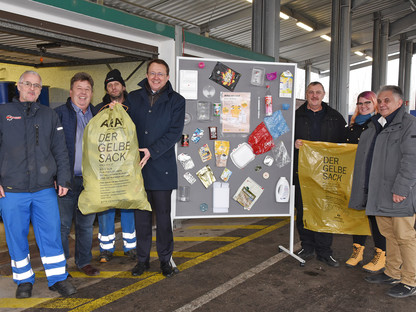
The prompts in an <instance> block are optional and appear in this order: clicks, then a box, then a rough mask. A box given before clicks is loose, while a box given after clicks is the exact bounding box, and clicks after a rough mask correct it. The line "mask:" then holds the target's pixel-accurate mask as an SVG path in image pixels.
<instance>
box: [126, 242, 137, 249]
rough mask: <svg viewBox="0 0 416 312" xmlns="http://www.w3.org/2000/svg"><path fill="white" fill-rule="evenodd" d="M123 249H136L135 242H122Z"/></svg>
mask: <svg viewBox="0 0 416 312" xmlns="http://www.w3.org/2000/svg"><path fill="white" fill-rule="evenodd" d="M124 247H126V248H127V249H132V248H136V242H134V243H128V242H126V241H124Z"/></svg>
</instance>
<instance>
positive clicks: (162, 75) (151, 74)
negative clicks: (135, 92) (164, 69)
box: [148, 72, 168, 78]
mask: <svg viewBox="0 0 416 312" xmlns="http://www.w3.org/2000/svg"><path fill="white" fill-rule="evenodd" d="M148 75H149V77H155V76H157V78H163V77H165V76H167V75H168V74H164V73H155V72H150V73H149V74H148Z"/></svg>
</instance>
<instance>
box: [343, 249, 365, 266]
mask: <svg viewBox="0 0 416 312" xmlns="http://www.w3.org/2000/svg"><path fill="white" fill-rule="evenodd" d="M364 248H365V247H364V246H361V245H360V244H353V245H352V254H351V257H350V258H349V259H348V260H347V262H345V264H346V265H347V266H348V267H355V266H356V265H357V264H359V263H361V262H362V261H363V255H364Z"/></svg>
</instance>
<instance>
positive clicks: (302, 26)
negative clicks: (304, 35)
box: [296, 22, 313, 31]
mask: <svg viewBox="0 0 416 312" xmlns="http://www.w3.org/2000/svg"><path fill="white" fill-rule="evenodd" d="M296 25H297V26H299V27H300V28H303V29H305V30H306V31H312V30H313V28H312V27H310V26H308V25H306V24H304V23H302V22H297V23H296Z"/></svg>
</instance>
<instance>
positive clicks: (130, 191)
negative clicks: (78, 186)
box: [78, 104, 151, 214]
mask: <svg viewBox="0 0 416 312" xmlns="http://www.w3.org/2000/svg"><path fill="white" fill-rule="evenodd" d="M139 162H140V155H139V145H138V142H137V134H136V126H135V125H134V123H133V121H132V120H131V119H130V116H129V115H128V114H127V113H126V111H125V110H124V108H123V107H122V106H121V104H116V105H115V106H114V108H113V109H105V110H103V111H101V112H100V113H98V114H97V115H96V116H95V117H94V118H92V119H91V120H90V122H89V123H88V124H87V126H86V127H85V130H84V136H83V140H82V175H83V178H84V190H83V191H82V192H81V195H80V196H79V200H78V206H79V209H80V210H81V212H82V213H83V214H89V213H95V212H101V211H105V210H108V209H111V208H122V209H141V210H149V211H151V208H150V204H149V202H148V201H147V195H146V191H145V189H144V184H143V176H142V170H141V167H140V165H139Z"/></svg>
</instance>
